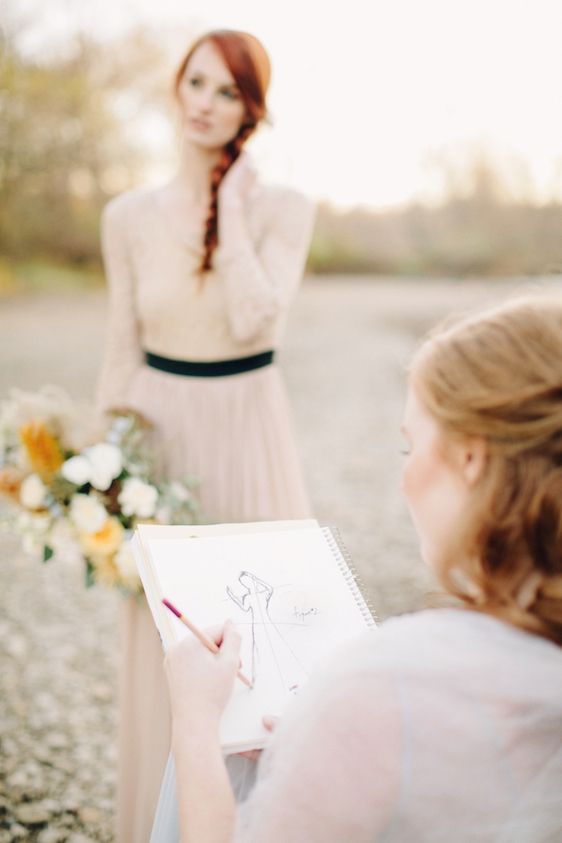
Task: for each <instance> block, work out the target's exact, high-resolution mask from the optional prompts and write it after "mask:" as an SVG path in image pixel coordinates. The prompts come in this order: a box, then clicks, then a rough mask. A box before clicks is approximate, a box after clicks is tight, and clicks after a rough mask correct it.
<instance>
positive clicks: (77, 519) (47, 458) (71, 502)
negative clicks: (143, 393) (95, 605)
mask: <svg viewBox="0 0 562 843" xmlns="http://www.w3.org/2000/svg"><path fill="white" fill-rule="evenodd" d="M149 432H150V428H149V426H148V425H147V423H146V422H145V421H144V420H143V419H142V418H140V416H138V415H137V414H135V413H133V412H130V411H123V412H116V413H114V414H113V415H112V417H111V418H110V419H109V421H105V422H102V421H101V420H100V419H99V417H97V416H96V415H95V414H94V413H93V412H87V411H84V410H82V409H80V408H78V407H77V406H76V405H75V404H74V403H73V402H72V401H71V399H70V398H69V397H68V395H66V393H64V392H63V391H62V390H59V389H58V388H56V387H45V388H44V389H42V390H41V391H40V392H38V393H27V392H23V391H21V390H13V391H12V393H11V395H10V397H9V398H8V399H7V400H6V401H3V402H2V403H1V404H0V492H2V493H3V495H4V496H5V497H7V498H8V499H9V501H10V502H11V504H12V506H11V507H10V508H9V511H8V514H7V516H6V517H5V518H4V521H5V523H6V524H7V526H8V527H9V528H10V529H15V531H16V532H17V533H19V534H20V535H21V537H22V540H23V546H24V549H25V550H26V551H27V552H30V553H33V554H36V555H39V556H40V558H42V559H43V561H44V562H47V561H48V560H49V559H50V558H51V557H52V556H54V555H55V553H62V552H65V553H66V552H68V551H69V550H70V551H71V552H74V553H75V555H76V551H77V555H78V557H79V558H81V559H82V560H83V563H84V571H85V581H86V585H88V586H89V585H93V584H94V583H102V584H104V585H107V586H116V587H118V588H119V589H121V590H122V591H124V592H126V593H139V592H140V591H141V590H142V586H141V584H140V580H139V578H138V574H137V571H136V566H135V563H134V560H133V557H132V553H131V550H130V548H129V541H128V539H129V538H130V536H131V533H132V531H133V529H134V527H135V525H136V524H137V523H138V522H144V523H146V522H155V523H166V524H174V523H176V524H192V523H194V522H195V520H196V517H197V502H196V497H195V491H194V490H195V487H196V485H197V482H196V480H195V479H194V478H192V477H187V478H185V479H183V480H172V481H171V480H157V479H155V470H154V457H153V455H152V453H151V448H150V438H149Z"/></svg>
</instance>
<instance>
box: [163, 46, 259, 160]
mask: <svg viewBox="0 0 562 843" xmlns="http://www.w3.org/2000/svg"><path fill="white" fill-rule="evenodd" d="M178 98H179V101H180V106H181V112H182V122H183V128H184V134H185V137H186V138H187V139H188V140H189V141H191V142H192V143H195V144H197V145H198V146H202V147H205V148H206V149H219V148H221V147H223V146H224V145H225V144H227V143H228V142H229V141H231V140H232V139H233V138H234V137H235V136H236V134H237V133H238V130H239V128H240V126H241V124H242V121H243V119H244V116H245V111H246V109H245V106H244V103H243V101H242V98H241V96H240V91H239V90H238V86H237V84H236V81H235V79H234V77H233V75H232V74H231V72H230V70H229V69H228V67H227V66H226V64H225V62H224V60H223V58H222V56H221V54H220V52H219V51H218V49H217V48H216V47H215V46H214V45H213V44H212V43H211V42H210V41H205V42H204V43H203V44H201V46H199V47H198V48H197V49H196V50H195V52H194V53H193V55H192V57H191V59H190V60H189V62H188V65H187V67H186V69H185V73H184V75H183V78H182V81H181V82H180V85H179V88H178Z"/></svg>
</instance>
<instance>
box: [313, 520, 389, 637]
mask: <svg viewBox="0 0 562 843" xmlns="http://www.w3.org/2000/svg"><path fill="white" fill-rule="evenodd" d="M322 532H323V534H324V538H325V539H326V541H327V543H328V545H329V547H330V550H331V551H332V554H333V555H334V558H335V559H336V561H337V563H338V568H339V569H340V571H341V572H342V574H343V577H344V579H345V581H346V583H347V585H348V588H349V590H350V591H351V594H352V596H353V599H354V601H355V603H356V604H357V606H358V607H359V611H360V612H361V616H362V617H363V619H364V621H365V623H366V625H367V626H368V627H373V626H376V625H377V619H376V612H375V610H374V608H373V606H372V605H371V602H370V601H368V600H365V597H364V596H363V593H362V592H361V589H360V582H361V578H360V577H359V575H358V573H357V569H356V568H355V565H354V564H353V560H352V558H351V554H350V553H349V550H348V549H347V547H346V545H345V544H344V542H343V540H342V537H341V535H340V531H339V530H338V528H337V527H322Z"/></svg>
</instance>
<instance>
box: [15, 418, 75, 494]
mask: <svg viewBox="0 0 562 843" xmlns="http://www.w3.org/2000/svg"><path fill="white" fill-rule="evenodd" d="M19 435H20V439H21V443H22V445H23V446H24V448H25V452H26V455H27V458H28V460H29V463H30V466H31V468H32V470H33V471H35V472H36V473H37V474H38V475H39V476H40V477H41V479H42V480H44V481H47V482H48V481H49V480H50V479H51V477H52V476H53V474H55V472H57V471H58V470H59V468H60V467H61V465H62V464H63V462H64V457H63V455H62V452H61V449H60V445H59V443H58V442H57V440H56V439H55V437H54V436H53V434H52V433H50V432H49V431H48V430H47V428H46V427H45V425H44V424H42V423H41V422H33V421H32V422H28V423H27V424H24V425H22V427H20V430H19Z"/></svg>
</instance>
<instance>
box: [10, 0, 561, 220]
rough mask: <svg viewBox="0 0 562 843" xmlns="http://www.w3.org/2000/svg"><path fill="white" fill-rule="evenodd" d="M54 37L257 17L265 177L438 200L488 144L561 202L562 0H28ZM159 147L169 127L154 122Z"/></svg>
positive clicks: (191, 28) (259, 148)
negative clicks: (444, 172)
mask: <svg viewBox="0 0 562 843" xmlns="http://www.w3.org/2000/svg"><path fill="white" fill-rule="evenodd" d="M18 8H20V9H21V10H22V11H26V12H27V13H28V14H31V15H33V16H34V20H35V24H36V26H35V29H36V32H37V33H38V34H40V35H41V36H42V37H44V38H50V39H55V40H56V39H58V40H59V42H60V43H63V42H64V39H65V38H68V37H69V33H70V31H71V29H72V28H73V27H77V26H78V27H80V28H81V29H83V30H84V31H87V32H89V33H90V34H92V35H95V36H97V37H101V38H104V39H109V38H114V37H116V36H118V35H119V33H123V32H124V31H126V30H127V29H128V28H132V27H135V26H138V25H139V24H146V25H148V26H149V27H150V28H152V29H153V30H154V31H158V32H161V33H162V37H164V38H166V37H168V38H169V40H170V49H171V50H175V51H178V57H179V55H180V53H181V52H182V51H183V49H184V46H186V45H185V44H184V43H183V38H182V33H183V32H185V34H186V40H188V39H189V38H190V37H191V36H192V34H193V33H195V34H198V33H200V32H203V31H205V30H206V29H209V28H213V27H221V28H223V27H231V28H239V29H246V30H249V31H251V32H253V33H254V34H256V35H257V36H258V37H259V38H261V40H262V41H263V42H264V44H265V46H266V47H267V49H268V51H269V53H270V55H271V59H272V65H273V78H272V86H271V91H270V97H269V106H270V112H271V114H272V116H273V120H274V125H273V127H272V128H271V129H270V128H267V129H265V130H264V131H263V132H262V135H261V137H259V138H258V139H257V141H256V143H255V144H254V155H255V156H256V158H257V160H258V162H259V165H260V167H261V168H262V170H263V171H264V174H265V175H266V176H268V177H269V178H271V179H273V180H278V181H284V182H286V183H289V184H292V185H293V186H295V187H297V188H300V189H302V190H304V191H305V192H307V193H309V194H311V195H312V196H314V197H315V198H317V199H323V200H327V201H329V202H331V203H332V204H333V205H336V206H340V207H342V208H346V207H351V206H355V205H364V206H370V207H387V206H392V205H400V204H403V203H406V202H409V201H412V200H415V199H420V200H425V201H431V200H434V199H438V198H439V196H440V191H441V189H442V177H441V170H440V168H439V167H438V166H437V165H436V162H439V161H440V160H442V159H443V158H446V159H448V160H452V161H457V162H463V161H465V160H467V159H469V158H470V157H471V156H474V155H475V154H479V153H480V152H485V153H486V154H487V155H488V156H489V157H491V158H492V160H493V161H494V162H495V163H496V165H497V167H498V168H499V169H500V171H501V172H502V173H503V174H504V176H505V178H506V181H507V182H508V184H509V186H510V187H511V188H512V191H513V194H514V195H526V196H529V197H530V198H532V199H534V200H536V201H547V200H549V199H551V198H556V199H561V200H562V117H561V115H560V100H561V97H560V80H561V79H562V50H561V49H560V33H561V32H562V0H343V1H342V0H339V1H338V0H336V1H335V2H332V3H330V2H329V0H328V1H327V2H323V3H321V2H320V0H284V1H283V2H282V3H281V2H272V0H191V2H186V0H88V2H84V0H49V2H48V3H42V2H39V0H18ZM153 134H154V137H153V140H154V142H156V143H158V137H159V135H158V127H157V126H154V127H153Z"/></svg>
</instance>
